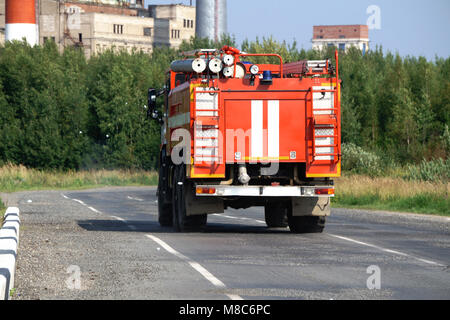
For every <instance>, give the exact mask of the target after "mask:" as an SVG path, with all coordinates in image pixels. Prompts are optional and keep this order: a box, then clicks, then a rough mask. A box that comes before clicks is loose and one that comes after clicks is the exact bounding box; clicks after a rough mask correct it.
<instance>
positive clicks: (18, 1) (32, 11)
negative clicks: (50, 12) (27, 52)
mask: <svg viewBox="0 0 450 320" xmlns="http://www.w3.org/2000/svg"><path fill="white" fill-rule="evenodd" d="M5 11H6V15H5V24H6V28H5V40H6V41H13V40H19V41H22V39H23V38H25V39H26V41H27V43H28V44H29V45H30V46H34V45H37V44H38V43H39V36H38V26H37V24H36V0H6V3H5Z"/></svg>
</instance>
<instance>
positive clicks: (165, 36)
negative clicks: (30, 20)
mask: <svg viewBox="0 0 450 320" xmlns="http://www.w3.org/2000/svg"><path fill="white" fill-rule="evenodd" d="M36 2H37V4H36V5H37V16H38V19H37V21H38V24H39V43H40V44H41V45H42V44H44V43H45V42H46V41H54V42H55V43H56V44H57V45H58V47H59V48H60V50H64V48H65V47H67V46H78V47H83V48H84V50H85V53H86V56H87V57H90V56H92V55H93V54H96V53H101V52H103V51H105V50H107V49H114V50H127V51H128V52H131V51H133V50H138V51H143V52H146V53H150V52H152V50H153V48H154V47H155V46H169V47H175V48H176V47H178V46H179V45H180V44H181V43H182V41H183V40H189V39H190V38H191V37H192V36H194V35H195V26H194V23H195V7H193V6H186V5H181V4H173V5H160V6H159V5H158V6H155V5H153V6H149V8H148V9H145V8H143V6H142V5H143V0H123V1H122V0H91V1H88V0H71V1H70V0H69V1H67V0H66V1H64V0H59V1H58V0H37V1H36ZM4 13H5V0H0V41H2V35H3V34H4V32H3V33H2V30H4V25H5V24H4ZM3 42H4V40H3Z"/></svg>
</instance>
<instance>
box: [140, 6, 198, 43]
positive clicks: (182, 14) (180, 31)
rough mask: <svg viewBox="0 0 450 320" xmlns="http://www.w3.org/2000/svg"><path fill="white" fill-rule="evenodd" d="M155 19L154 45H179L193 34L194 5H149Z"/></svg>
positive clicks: (151, 15)
mask: <svg viewBox="0 0 450 320" xmlns="http://www.w3.org/2000/svg"><path fill="white" fill-rule="evenodd" d="M148 12H149V16H150V17H152V18H153V19H154V20H155V46H161V45H165V46H170V47H179V46H180V44H181V43H182V42H183V40H187V41H189V40H190V39H191V37H194V36H195V7H193V6H187V5H183V4H169V5H149V6H148Z"/></svg>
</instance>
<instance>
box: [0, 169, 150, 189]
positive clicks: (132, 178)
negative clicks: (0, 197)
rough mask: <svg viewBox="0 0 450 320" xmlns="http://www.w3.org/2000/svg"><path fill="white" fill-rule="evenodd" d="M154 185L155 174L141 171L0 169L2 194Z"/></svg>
mask: <svg viewBox="0 0 450 320" xmlns="http://www.w3.org/2000/svg"><path fill="white" fill-rule="evenodd" d="M157 182H158V173H157V172H154V171H144V170H86V171H83V170H81V171H42V170H36V169H28V168H26V167H24V166H16V165H5V166H3V167H1V168H0V191H2V192H16V191H26V190H48V189H86V188H94V187H104V186H151V185H156V184H157Z"/></svg>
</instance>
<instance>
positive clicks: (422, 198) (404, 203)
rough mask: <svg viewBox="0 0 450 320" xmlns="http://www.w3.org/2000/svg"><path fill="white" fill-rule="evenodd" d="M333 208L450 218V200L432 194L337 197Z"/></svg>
mask: <svg viewBox="0 0 450 320" xmlns="http://www.w3.org/2000/svg"><path fill="white" fill-rule="evenodd" d="M332 206H333V207H338V208H355V209H370V210H385V211H399V212H411V213H425V214H434V215H441V216H450V200H449V199H448V198H447V199H446V198H444V197H436V196H435V195H432V194H419V195H414V196H411V197H388V198H384V199H383V198H381V197H380V195H378V194H365V195H358V196H354V195H344V196H336V197H335V199H333V201H332Z"/></svg>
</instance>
